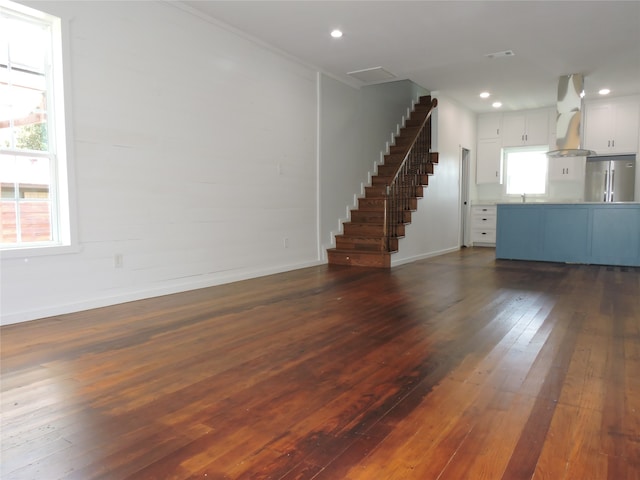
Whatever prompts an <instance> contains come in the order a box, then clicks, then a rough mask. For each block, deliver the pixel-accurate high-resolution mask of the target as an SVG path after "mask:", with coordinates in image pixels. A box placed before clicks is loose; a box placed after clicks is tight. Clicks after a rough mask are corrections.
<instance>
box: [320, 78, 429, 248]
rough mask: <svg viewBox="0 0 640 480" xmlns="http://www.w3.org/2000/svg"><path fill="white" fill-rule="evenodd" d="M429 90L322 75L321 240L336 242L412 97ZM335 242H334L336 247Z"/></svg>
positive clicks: (324, 244) (400, 83)
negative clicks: (350, 82)
mask: <svg viewBox="0 0 640 480" xmlns="http://www.w3.org/2000/svg"><path fill="white" fill-rule="evenodd" d="M422 95H428V92H427V91H426V90H424V89H423V88H422V87H420V86H418V85H416V84H415V83H413V82H411V81H409V80H402V81H398V82H391V83H384V84H380V85H372V86H367V87H363V88H361V89H356V88H353V87H351V86H349V85H346V84H344V83H342V82H339V81H337V80H334V79H333V78H331V77H329V76H326V75H321V76H320V131H321V132H322V134H321V137H320V242H321V246H322V254H323V255H324V254H326V250H325V249H326V248H328V247H330V246H335V242H334V238H333V236H334V235H335V234H337V233H339V232H341V228H342V222H343V221H345V220H347V219H348V216H349V210H350V209H352V208H354V207H356V206H357V203H356V201H355V198H356V197H357V196H359V195H361V194H364V191H363V190H362V188H363V186H364V185H366V184H368V182H369V175H370V174H371V173H373V172H374V171H375V165H376V164H377V163H379V162H380V161H381V160H382V156H383V154H384V153H386V152H387V146H388V144H389V143H390V142H391V140H392V134H393V133H395V132H397V129H398V128H399V125H400V123H401V121H402V118H403V116H406V115H407V111H408V108H409V107H410V106H411V104H412V103H411V102H412V101H417V100H418V98H419V97H420V96H422ZM332 243H333V245H331V244H332Z"/></svg>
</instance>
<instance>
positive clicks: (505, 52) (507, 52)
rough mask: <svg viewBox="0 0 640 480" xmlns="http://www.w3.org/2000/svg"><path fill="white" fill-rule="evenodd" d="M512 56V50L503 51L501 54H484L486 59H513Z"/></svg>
mask: <svg viewBox="0 0 640 480" xmlns="http://www.w3.org/2000/svg"><path fill="white" fill-rule="evenodd" d="M514 55H515V53H513V50H504V51H502V52H494V53H487V54H485V57H487V58H498V57H513V56H514Z"/></svg>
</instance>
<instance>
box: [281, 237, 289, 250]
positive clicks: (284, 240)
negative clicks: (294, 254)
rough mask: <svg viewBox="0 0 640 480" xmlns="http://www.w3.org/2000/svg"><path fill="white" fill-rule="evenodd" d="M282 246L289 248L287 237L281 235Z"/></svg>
mask: <svg viewBox="0 0 640 480" xmlns="http://www.w3.org/2000/svg"><path fill="white" fill-rule="evenodd" d="M282 246H283V247H284V248H289V237H283V238H282Z"/></svg>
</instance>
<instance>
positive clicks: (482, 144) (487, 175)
mask: <svg viewBox="0 0 640 480" xmlns="http://www.w3.org/2000/svg"><path fill="white" fill-rule="evenodd" d="M501 157H502V149H501V146H500V139H499V138H493V139H491V138H489V139H482V140H478V151H477V152H476V183H477V184H481V183H500V182H501V175H500V166H501V164H502V158H501Z"/></svg>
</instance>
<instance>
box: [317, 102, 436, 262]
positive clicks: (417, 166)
mask: <svg viewBox="0 0 640 480" xmlns="http://www.w3.org/2000/svg"><path fill="white" fill-rule="evenodd" d="M437 105H438V101H437V100H436V99H433V100H432V99H431V97H430V96H425V97H420V100H419V102H418V103H417V104H416V105H415V107H414V110H413V112H411V114H410V116H409V119H407V120H406V122H405V126H404V127H403V128H402V129H401V130H400V133H399V135H397V136H396V137H395V139H394V145H392V146H391V147H390V148H389V153H388V154H386V155H385V157H384V163H383V164H382V165H379V166H378V172H377V174H376V175H375V176H373V177H372V179H371V185H370V186H368V187H365V196H364V197H362V198H359V199H358V208H357V209H355V210H351V219H350V221H349V222H345V223H343V234H341V235H336V248H330V249H328V250H327V254H328V258H329V264H333V265H353V266H360V267H378V268H390V267H391V254H392V253H393V252H396V251H398V240H399V239H400V238H402V237H403V236H404V234H405V226H406V225H407V224H409V223H411V212H413V211H415V210H416V209H417V208H418V199H419V198H421V197H422V196H423V189H424V187H425V186H426V185H428V183H429V176H430V175H432V174H433V172H434V164H436V163H438V154H437V153H434V152H431V112H432V111H433V109H434V108H435V107H436V106H437Z"/></svg>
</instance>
